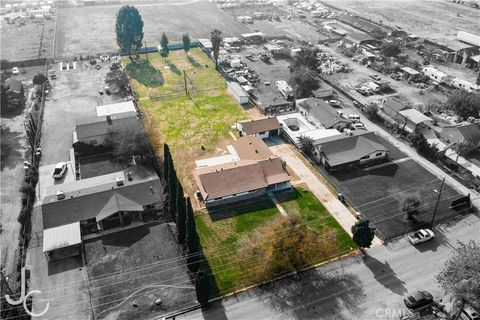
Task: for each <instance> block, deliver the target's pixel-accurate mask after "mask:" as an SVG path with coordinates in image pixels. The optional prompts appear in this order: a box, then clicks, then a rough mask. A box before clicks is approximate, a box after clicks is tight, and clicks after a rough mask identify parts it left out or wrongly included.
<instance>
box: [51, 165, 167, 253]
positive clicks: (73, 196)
mask: <svg viewBox="0 0 480 320" xmlns="http://www.w3.org/2000/svg"><path fill="white" fill-rule="evenodd" d="M47 193H48V194H47V196H46V197H45V198H44V199H43V203H42V220H43V229H44V230H43V252H44V253H45V254H46V255H47V258H51V259H57V258H64V257H67V256H71V255H77V254H79V249H80V247H81V244H82V241H83V240H84V239H85V238H88V237H91V236H92V234H93V235H94V234H98V233H103V232H108V231H109V230H112V229H119V228H128V227H130V226H135V225H138V224H143V221H144V215H146V214H148V213H149V212H151V211H154V210H157V209H159V208H161V206H162V199H163V189H162V184H161V182H160V179H159V178H158V176H151V177H148V178H142V179H140V178H138V179H137V178H134V177H132V175H131V174H127V175H125V174H124V172H123V171H120V172H117V173H113V174H109V175H105V176H97V177H93V178H88V179H82V180H78V181H75V182H72V183H69V184H58V185H54V186H52V187H49V188H48V189H47Z"/></svg>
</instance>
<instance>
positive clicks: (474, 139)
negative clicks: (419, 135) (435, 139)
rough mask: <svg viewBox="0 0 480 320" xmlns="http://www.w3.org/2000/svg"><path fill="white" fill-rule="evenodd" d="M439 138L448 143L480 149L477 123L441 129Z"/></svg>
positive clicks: (479, 134) (479, 129)
mask: <svg viewBox="0 0 480 320" xmlns="http://www.w3.org/2000/svg"><path fill="white" fill-rule="evenodd" d="M440 137H441V138H442V139H443V140H445V141H446V142H448V143H457V144H469V145H471V146H473V147H475V148H480V127H479V125H478V124H477V123H468V124H465V123H462V124H458V125H453V126H445V127H442V129H441V130H440Z"/></svg>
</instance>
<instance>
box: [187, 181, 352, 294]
mask: <svg viewBox="0 0 480 320" xmlns="http://www.w3.org/2000/svg"><path fill="white" fill-rule="evenodd" d="M277 197H278V199H279V201H280V202H281V205H282V206H283V207H284V209H285V210H286V212H287V213H292V214H298V215H300V216H301V217H302V218H303V219H304V220H305V221H306V223H307V224H308V225H309V226H310V227H311V228H313V229H315V230H316V231H318V232H319V233H322V232H325V231H327V230H336V238H335V239H334V241H335V243H336V246H337V253H338V254H344V253H347V252H349V251H351V250H352V249H353V248H355V247H356V246H355V245H354V243H353V242H352V240H351V238H350V237H349V236H348V234H347V233H346V232H345V230H343V229H342V228H341V227H340V225H339V224H338V223H337V221H336V220H335V219H334V218H333V217H332V216H331V215H330V214H329V213H328V211H327V210H326V209H325V207H324V206H323V205H322V204H321V203H320V202H319V201H318V200H317V198H316V197H315V196H314V195H313V194H312V193H311V192H310V191H307V190H303V189H300V190H298V191H294V192H293V193H283V194H279V195H278V196H277ZM278 215H279V212H278V210H277V208H276V206H275V204H274V203H273V202H272V201H271V200H270V199H269V198H263V199H262V200H260V201H256V202H255V203H250V204H245V205H240V206H237V207H234V208H230V209H229V210H221V211H216V212H213V213H210V214H206V213H197V215H196V223H197V230H198V233H199V235H200V238H201V243H202V246H203V249H204V252H205V255H206V258H207V260H208V263H209V265H210V268H211V270H212V273H213V274H214V278H215V283H216V286H217V289H218V291H217V292H212V295H214V296H217V295H223V294H226V293H229V292H232V291H234V290H238V289H240V288H243V287H246V286H249V285H253V284H254V283H255V281H254V279H252V277H251V273H250V269H249V268H251V266H253V265H255V264H256V263H257V262H258V261H259V260H260V259H262V257H261V256H259V257H258V259H259V260H258V261H257V260H256V259H253V260H255V261H242V260H239V259H238V255H237V253H238V250H239V249H240V248H241V245H242V241H244V240H246V239H247V238H248V237H249V236H251V235H252V233H253V232H254V231H255V229H257V228H258V227H260V226H262V225H264V224H265V223H266V222H269V221H271V220H272V219H274V218H275V217H277V216H278ZM329 258H331V257H314V256H312V257H311V264H312V265H313V264H316V263H320V262H322V261H326V260H328V259H329Z"/></svg>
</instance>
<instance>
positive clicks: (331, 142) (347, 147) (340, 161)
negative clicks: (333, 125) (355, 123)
mask: <svg viewBox="0 0 480 320" xmlns="http://www.w3.org/2000/svg"><path fill="white" fill-rule="evenodd" d="M314 156H315V160H316V161H317V162H318V163H321V164H323V166H324V167H325V168H326V169H328V170H331V171H335V170H339V169H343V168H346V167H350V166H354V165H362V164H368V163H370V162H373V161H378V160H382V159H385V158H387V157H388V149H387V148H386V147H384V146H383V145H381V144H380V143H378V142H377V141H376V137H375V133H374V132H368V131H361V130H355V131H351V132H349V133H348V134H340V135H333V136H330V137H326V138H323V139H319V140H317V141H315V152H314Z"/></svg>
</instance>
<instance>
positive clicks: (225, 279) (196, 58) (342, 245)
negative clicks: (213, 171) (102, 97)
mask: <svg viewBox="0 0 480 320" xmlns="http://www.w3.org/2000/svg"><path fill="white" fill-rule="evenodd" d="M148 56H149V61H148V62H147V61H145V56H144V55H142V57H141V59H140V60H138V61H133V62H131V61H130V59H129V58H128V57H127V58H124V62H125V64H126V65H127V66H126V69H127V71H128V73H129V75H130V78H131V83H132V87H133V89H134V91H135V93H136V96H137V98H139V100H138V105H139V107H140V109H141V111H142V116H143V121H144V122H145V127H146V129H147V131H148V134H149V136H150V139H151V141H152V143H153V144H154V147H155V149H156V150H155V151H156V153H157V155H158V156H159V157H160V158H161V157H162V154H163V143H164V142H166V143H168V144H169V146H170V150H171V151H172V155H173V159H174V163H175V168H176V171H177V175H178V177H179V178H180V180H181V181H182V183H183V186H184V190H185V191H186V193H187V194H189V195H190V196H193V192H194V184H195V183H194V182H193V183H192V169H193V168H194V164H195V160H197V159H200V158H206V157H209V156H214V155H221V154H223V153H224V152H225V149H226V148H225V147H226V145H228V144H230V143H231V142H232V140H233V139H232V137H231V136H230V132H233V131H234V130H233V129H231V126H232V125H233V124H234V123H235V122H236V121H238V120H242V119H246V118H247V114H246V112H245V111H244V110H243V109H242V107H241V106H240V105H239V104H238V103H237V102H236V101H235V100H234V99H233V98H232V97H231V96H230V94H229V93H228V92H227V90H226V85H225V81H224V79H223V78H222V77H221V75H220V74H218V72H217V71H216V70H215V68H214V64H213V62H212V61H211V60H210V59H209V57H208V56H207V55H205V54H204V53H203V52H202V51H201V50H199V49H193V50H191V51H190V53H189V55H188V56H187V55H186V54H185V52H184V51H180V50H179V51H173V52H171V53H170V56H169V57H168V58H167V59H164V58H163V57H161V56H160V55H159V54H158V53H156V54H149V55H148ZM142 59H143V60H142ZM183 70H185V71H186V72H187V75H188V81H189V86H188V87H189V89H191V90H192V91H190V92H191V94H190V96H187V95H186V94H184V91H183V90H184V88H183V81H184V77H183ZM193 90H197V91H196V92H193ZM159 95H166V96H168V97H162V98H160V99H158V97H159ZM154 96H155V97H157V98H155V99H152V97H154ZM279 197H280V200H281V201H282V202H283V203H282V205H283V206H284V208H285V210H286V211H287V212H292V213H298V214H299V215H300V216H301V217H303V218H304V219H305V220H306V221H307V222H308V223H309V224H311V226H312V227H313V228H316V229H317V230H318V231H319V232H323V231H324V230H325V228H328V229H329V230H332V229H335V230H337V229H338V231H337V235H336V237H335V239H336V245H337V248H338V250H337V251H336V252H339V253H340V252H342V253H343V252H345V251H348V250H351V248H354V247H355V246H354V245H353V243H352V241H351V240H350V238H349V237H348V235H347V233H346V232H345V231H344V230H342V229H341V228H340V226H339V225H338V223H337V222H336V221H335V219H334V218H333V217H331V216H330V214H329V213H328V212H327V210H326V209H325V208H324V207H323V205H322V204H321V203H320V202H319V201H318V200H317V199H316V198H315V197H314V196H313V195H312V194H311V193H310V192H304V191H299V192H298V193H293V194H290V195H289V196H285V195H279ZM278 215H279V212H278V209H277V207H276V206H275V205H274V203H273V202H272V201H271V200H270V199H269V198H262V199H257V200H255V201H253V202H251V203H248V204H243V205H240V206H235V207H232V206H230V207H228V209H226V210H221V211H216V212H211V213H202V212H197V213H196V216H195V219H196V222H197V231H198V233H199V235H200V239H201V244H202V247H203V249H204V251H205V255H206V258H207V260H208V264H209V266H210V268H211V270H212V272H213V273H214V277H215V278H214V282H215V286H216V287H217V290H215V292H212V295H213V296H218V295H223V294H227V293H230V292H232V291H233V290H238V289H241V288H244V287H245V286H248V285H252V284H254V281H253V280H252V277H251V275H250V274H249V264H250V266H251V265H252V264H254V263H255V261H253V262H252V261H250V262H249V263H246V262H245V261H243V262H242V261H237V254H238V249H239V245H240V243H241V241H242V239H246V238H247V237H250V236H251V235H252V232H254V230H255V229H257V228H258V227H260V226H262V225H264V224H265V223H266V222H269V221H271V220H273V219H274V218H275V217H277V216H278ZM318 219H320V220H321V221H322V223H324V224H325V225H324V226H321V225H320V223H319V221H318ZM325 259H326V258H325V257H312V264H313V263H318V262H320V261H324V260H325Z"/></svg>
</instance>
